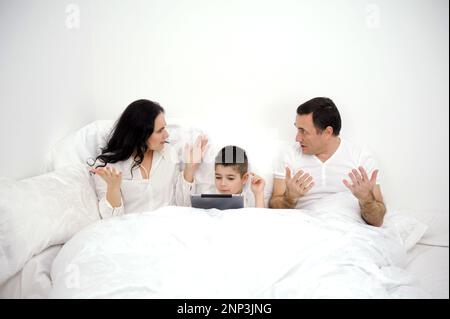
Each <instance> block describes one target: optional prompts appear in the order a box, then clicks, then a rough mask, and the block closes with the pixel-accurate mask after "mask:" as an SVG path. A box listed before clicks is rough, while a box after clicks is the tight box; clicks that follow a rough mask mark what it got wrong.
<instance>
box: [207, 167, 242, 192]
mask: <svg viewBox="0 0 450 319" xmlns="http://www.w3.org/2000/svg"><path fill="white" fill-rule="evenodd" d="M215 170H216V177H215V183H216V189H217V190H218V191H219V193H221V194H240V193H242V189H243V188H244V185H245V183H246V182H247V178H248V174H244V176H243V177H241V174H240V173H239V168H236V167H234V166H223V165H220V164H218V165H216V169H215Z"/></svg>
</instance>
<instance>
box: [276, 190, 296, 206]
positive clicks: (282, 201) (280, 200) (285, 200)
mask: <svg viewBox="0 0 450 319" xmlns="http://www.w3.org/2000/svg"><path fill="white" fill-rule="evenodd" d="M297 200H298V199H292V198H290V197H288V196H287V195H286V193H285V194H284V195H279V196H273V197H272V198H271V199H270V201H269V207H270V208H295V205H296V204H297Z"/></svg>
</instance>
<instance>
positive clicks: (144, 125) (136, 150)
mask: <svg viewBox="0 0 450 319" xmlns="http://www.w3.org/2000/svg"><path fill="white" fill-rule="evenodd" d="M161 113H164V109H163V108H162V107H161V106H160V105H159V104H158V103H156V102H152V101H149V100H143V99H142V100H137V101H134V102H133V103H131V104H130V105H128V106H127V108H126V109H125V111H123V113H122V115H121V116H120V117H119V119H118V120H117V122H116V123H115V124H114V127H113V129H112V131H111V133H110V137H109V139H108V142H107V143H106V146H105V147H104V148H102V153H101V154H100V155H99V156H97V158H96V159H95V162H94V164H95V163H96V162H97V160H99V161H100V163H99V164H98V165H97V167H105V166H106V165H107V164H108V163H117V162H120V161H124V160H126V159H128V158H130V157H131V156H132V155H133V154H134V158H133V159H134V164H133V166H132V167H131V170H133V168H134V167H136V166H139V165H140V164H141V163H142V161H143V160H144V154H145V152H146V151H147V150H148V145H147V140H148V138H149V137H150V135H152V133H153V131H154V129H155V119H156V117H157V116H158V115H159V114H161Z"/></svg>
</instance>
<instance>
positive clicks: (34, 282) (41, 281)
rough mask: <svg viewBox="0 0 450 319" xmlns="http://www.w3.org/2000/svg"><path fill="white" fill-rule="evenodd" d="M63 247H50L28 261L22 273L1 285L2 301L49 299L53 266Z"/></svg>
mask: <svg viewBox="0 0 450 319" xmlns="http://www.w3.org/2000/svg"><path fill="white" fill-rule="evenodd" d="M61 247H62V245H57V246H52V247H49V248H47V249H45V250H44V251H43V252H41V253H40V254H39V255H37V256H34V257H33V258H31V259H30V260H29V261H27V262H26V264H25V266H24V267H23V268H22V270H21V271H20V272H18V273H17V274H15V275H14V276H13V277H11V278H9V279H8V280H7V281H6V282H5V283H4V284H3V285H0V299H3V298H5V299H6V298H8V299H43V298H47V297H48V294H49V292H50V289H51V288H52V280H51V278H50V270H51V266H52V264H53V260H54V259H55V257H56V255H57V254H58V252H59V250H60V249H61Z"/></svg>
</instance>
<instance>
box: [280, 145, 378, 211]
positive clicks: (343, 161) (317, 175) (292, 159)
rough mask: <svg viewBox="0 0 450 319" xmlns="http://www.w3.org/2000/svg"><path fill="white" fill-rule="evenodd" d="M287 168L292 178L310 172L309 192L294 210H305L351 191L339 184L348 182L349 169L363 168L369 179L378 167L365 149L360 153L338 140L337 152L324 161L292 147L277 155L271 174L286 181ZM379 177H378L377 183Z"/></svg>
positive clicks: (353, 147)
mask: <svg viewBox="0 0 450 319" xmlns="http://www.w3.org/2000/svg"><path fill="white" fill-rule="evenodd" d="M286 166H287V167H289V168H290V170H291V176H294V175H295V174H296V173H297V172H298V171H299V170H303V171H304V172H307V173H309V174H310V175H311V176H312V177H313V180H314V186H313V187H312V189H311V190H310V191H309V192H308V193H306V194H305V195H304V196H303V197H301V198H300V199H299V200H298V201H297V205H296V208H301V209H308V207H309V206H310V205H311V204H314V203H315V202H316V201H317V200H320V199H321V198H324V197H326V196H327V195H330V194H336V193H339V192H350V190H349V189H348V188H347V187H346V186H345V185H344V183H343V182H342V181H343V180H344V179H346V180H348V181H349V182H350V183H351V179H350V177H349V176H348V173H350V172H351V170H352V169H358V167H359V166H362V167H364V169H365V170H366V172H367V175H368V176H369V178H370V177H371V176H372V172H373V171H374V170H375V169H377V168H378V166H377V164H376V162H375V160H374V158H373V157H372V156H371V154H370V153H369V152H368V151H367V150H361V149H359V148H357V147H356V146H354V145H353V144H351V143H350V142H348V141H346V140H344V139H342V138H341V143H340V144H339V147H338V149H337V150H336V152H335V153H334V154H333V155H332V156H331V157H330V158H329V159H328V160H326V161H325V162H322V161H321V160H320V159H319V158H317V157H316V156H315V155H307V154H303V153H302V150H301V148H300V145H299V144H298V143H295V144H292V145H291V146H290V147H288V148H287V149H286V150H285V151H284V152H283V153H281V154H280V157H279V158H278V160H277V162H276V165H275V171H274V178H278V179H285V174H286V169H285V168H286ZM379 181H380V174H378V177H377V184H379Z"/></svg>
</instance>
